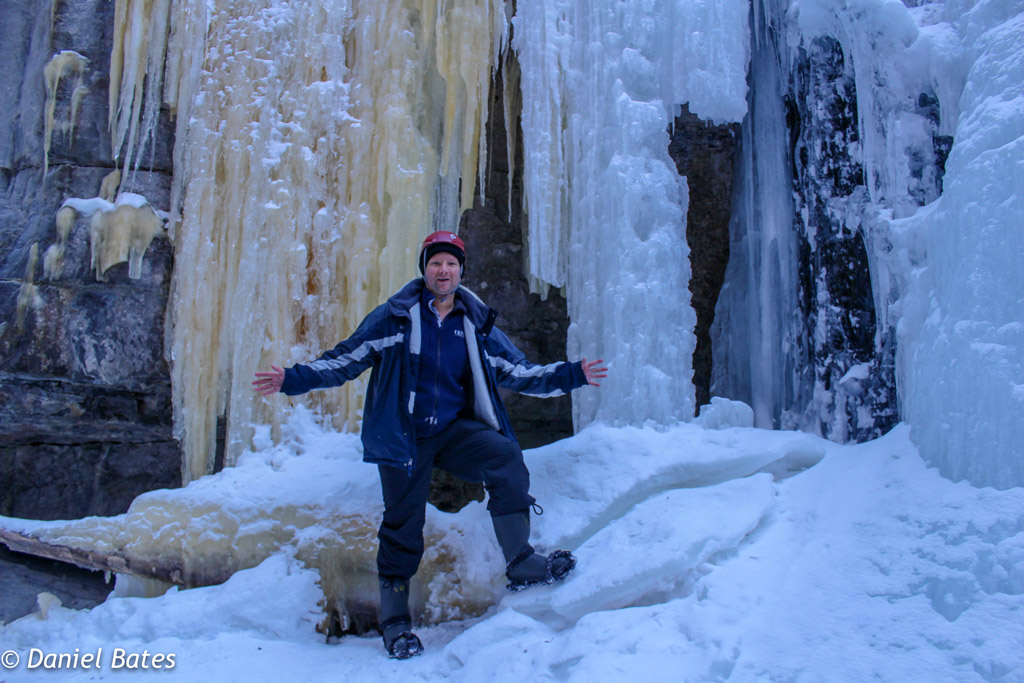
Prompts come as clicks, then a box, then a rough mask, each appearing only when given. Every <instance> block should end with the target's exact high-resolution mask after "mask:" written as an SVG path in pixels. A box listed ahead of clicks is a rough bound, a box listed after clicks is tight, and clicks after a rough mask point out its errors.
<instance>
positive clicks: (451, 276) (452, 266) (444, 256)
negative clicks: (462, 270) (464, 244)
mask: <svg viewBox="0 0 1024 683" xmlns="http://www.w3.org/2000/svg"><path fill="white" fill-rule="evenodd" d="M423 279H424V280H425V281H426V283H427V289H429V290H430V291H431V292H433V294H434V296H436V297H442V298H443V297H446V296H448V295H450V294H452V293H453V292H454V291H455V290H456V289H458V287H459V279H460V277H459V259H457V258H455V255H454V254H449V253H448V252H446V251H439V252H437V253H436V254H434V255H433V256H431V257H430V259H429V260H428V261H427V265H426V267H425V268H424V269H423Z"/></svg>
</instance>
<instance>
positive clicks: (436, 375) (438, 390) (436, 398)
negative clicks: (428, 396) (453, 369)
mask: <svg viewBox="0 0 1024 683" xmlns="http://www.w3.org/2000/svg"><path fill="white" fill-rule="evenodd" d="M434 315H437V314H436V313H435V314H434ZM443 329H444V321H443V320H441V318H440V317H438V319H437V369H436V371H435V372H434V412H433V416H432V417H433V422H431V424H430V435H431V436H433V435H434V430H435V429H437V402H438V401H439V400H440V393H441V380H440V377H441V332H442V330H443Z"/></svg>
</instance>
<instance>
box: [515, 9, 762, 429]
mask: <svg viewBox="0 0 1024 683" xmlns="http://www.w3.org/2000/svg"><path fill="white" fill-rule="evenodd" d="M748 10H749V8H748V5H747V3H745V2H741V1H739V0H734V1H731V2H722V3H686V2H672V1H663V2H651V3H643V4H638V3H621V2H617V1H614V0H608V1H606V0H582V1H569V0H538V1H537V2H530V3H519V5H518V6H517V13H516V17H515V18H514V20H513V27H514V29H515V31H514V37H513V41H512V42H513V47H514V48H515V49H516V51H517V53H518V56H519V64H520V67H521V69H522V81H521V82H522V91H523V107H522V117H523V119H522V120H523V137H524V140H523V142H524V145H523V146H524V149H525V170H524V184H525V191H526V195H527V212H528V227H527V234H528V259H529V267H530V275H531V276H532V277H533V280H532V283H531V287H532V288H533V289H535V290H542V289H543V286H544V285H542V284H540V283H547V284H549V285H552V286H556V287H560V286H563V285H564V286H565V288H566V298H567V300H568V307H569V316H570V318H571V320H572V324H571V325H570V327H569V342H568V346H569V356H570V357H580V356H582V357H586V358H597V357H603V358H604V359H605V360H606V361H608V362H609V367H610V369H611V372H610V373H609V377H608V381H607V382H605V383H603V385H602V388H601V391H600V392H580V393H579V394H576V395H574V396H573V413H574V419H575V422H576V425H577V427H581V426H583V425H585V424H587V423H589V422H591V421H594V420H605V421H608V422H611V423H613V424H642V423H644V422H645V421H647V420H652V421H655V422H659V423H669V422H672V421H676V420H680V419H687V418H689V417H692V415H693V412H694V411H693V402H694V397H693V386H692V382H691V378H692V370H691V356H692V352H693V347H694V345H695V337H694V332H693V327H694V324H695V322H696V316H695V314H694V313H693V310H692V308H691V307H690V305H689V292H688V290H687V283H688V281H689V277H690V272H689V260H688V248H687V244H686V239H685V226H686V210H687V206H688V202H689V191H690V188H689V185H688V183H687V181H686V179H684V178H680V177H679V176H678V174H677V172H676V169H675V164H674V163H673V161H672V160H671V159H670V158H669V155H668V144H669V140H668V134H667V132H666V131H667V130H668V128H669V125H670V121H671V118H672V114H673V113H674V110H675V104H677V103H681V102H683V101H688V102H689V103H690V108H691V110H693V111H695V112H697V113H698V115H700V116H701V117H702V118H705V119H711V120H723V121H727V120H738V118H741V117H742V116H743V114H744V113H745V111H746V101H745V93H746V66H747V60H748V58H749V54H748V53H749V50H748V27H747V18H748V14H747V13H748ZM695 191H696V190H695Z"/></svg>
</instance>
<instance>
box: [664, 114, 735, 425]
mask: <svg viewBox="0 0 1024 683" xmlns="http://www.w3.org/2000/svg"><path fill="white" fill-rule="evenodd" d="M670 133H671V139H670V142H669V147H668V151H669V155H670V156H671V157H672V159H673V161H675V163H676V170H677V171H678V172H679V175H681V176H685V177H686V181H687V186H688V187H689V190H690V203H689V207H688V209H687V212H686V241H687V243H688V244H689V247H690V270H691V276H690V304H691V305H692V306H693V309H694V312H695V313H696V314H697V326H696V327H695V328H694V334H695V335H696V337H697V346H696V348H695V349H694V352H693V385H694V390H695V393H696V403H695V409H696V410H698V411H699V409H700V406H702V405H704V404H706V403H708V402H709V401H710V399H711V369H712V360H711V323H712V322H713V321H714V318H715V305H716V304H717V303H718V294H719V292H720V291H721V289H722V284H723V282H724V281H725V268H726V265H727V264H728V262H729V217H730V209H731V200H732V187H733V176H734V173H735V171H734V166H735V159H736V149H737V145H738V141H739V135H740V129H739V124H722V125H711V124H708V123H707V122H705V121H701V120H700V119H699V118H698V117H697V115H696V114H693V113H691V112H690V110H689V107H687V106H685V105H684V106H683V108H682V111H681V113H680V114H679V115H678V116H677V117H676V119H675V122H674V124H673V127H672V130H671V131H670Z"/></svg>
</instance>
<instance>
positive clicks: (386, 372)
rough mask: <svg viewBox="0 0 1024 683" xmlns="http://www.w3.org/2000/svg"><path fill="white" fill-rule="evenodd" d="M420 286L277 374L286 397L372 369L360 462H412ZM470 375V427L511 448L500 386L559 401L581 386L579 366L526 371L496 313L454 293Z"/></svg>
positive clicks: (467, 295) (533, 367)
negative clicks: (477, 425)
mask: <svg viewBox="0 0 1024 683" xmlns="http://www.w3.org/2000/svg"><path fill="white" fill-rule="evenodd" d="M424 284H425V283H424V282H423V279H422V278H417V279H415V280H412V281H411V282H409V283H408V284H407V285H405V286H404V287H402V289H401V290H399V291H398V292H397V293H396V294H395V295H394V296H392V297H391V298H390V299H388V300H387V301H386V302H385V303H383V304H381V305H380V306H378V307H377V308H375V309H374V310H373V311H371V312H370V314H369V315H368V316H366V318H365V319H364V320H363V321H362V322H361V323H360V324H359V327H358V328H356V331H355V332H353V333H352V336H351V337H349V338H348V339H346V340H345V341H343V342H341V343H339V344H338V345H337V346H335V347H334V348H333V349H331V350H330V351H327V352H326V353H324V354H323V355H322V356H320V357H319V358H318V359H316V360H315V361H313V362H312V363H309V364H306V365H296V366H294V367H291V368H288V369H286V370H285V373H284V383H283V384H282V386H281V391H282V392H284V393H285V394H288V395H289V396H294V395H296V394H302V393H305V392H307V391H310V390H312V389H327V388H330V387H337V386H340V385H342V384H344V383H345V382H347V381H348V380H350V379H355V378H356V377H358V376H359V375H360V374H361V373H362V372H363V371H364V370H366V369H367V368H373V372H371V374H370V383H369V386H368V387H367V389H366V402H365V405H364V408H363V430H362V441H363V460H364V461H366V462H370V463H376V464H384V465H394V466H398V467H411V466H412V462H413V458H414V457H415V454H416V434H415V430H414V428H413V422H412V412H413V406H414V405H415V403H416V393H415V392H416V377H417V373H418V372H419V359H420V339H421V333H420V332H421V331H420V325H421V318H420V309H419V307H420V305H421V304H420V293H421V292H422V290H423V287H424ZM455 295H456V297H458V298H459V300H460V301H461V302H462V304H463V305H464V306H465V308H466V312H465V314H464V315H463V321H464V325H465V331H466V350H467V351H468V355H469V364H470V367H471V370H472V376H473V386H472V387H471V391H470V392H469V395H470V399H469V400H470V402H471V403H472V405H473V412H474V413H475V415H476V419H477V420H479V421H480V422H482V423H484V424H486V425H489V426H490V427H492V428H494V429H496V430H497V431H499V432H501V433H502V434H504V435H505V436H507V437H508V438H510V439H513V440H515V435H514V434H513V432H512V424H511V422H510V421H509V418H508V413H507V412H506V411H505V406H504V404H503V403H502V401H501V397H500V396H499V394H498V387H499V386H502V387H505V388H506V389H511V390H513V391H517V392H519V393H522V394H527V395H529V396H538V397H542V398H544V397H549V396H561V395H562V394H565V393H568V392H570V391H572V390H573V389H576V388H577V387H581V386H583V385H585V384H586V383H587V378H586V376H585V375H584V374H583V368H582V365H581V364H580V363H579V362H575V363H568V362H564V361H563V362H558V363H551V364H549V365H534V364H533V363H530V362H529V361H527V360H526V357H525V356H524V355H523V354H522V352H521V351H519V349H517V348H516V347H515V346H514V345H513V344H512V342H511V341H510V340H509V338H508V337H506V336H505V334H504V333H503V332H502V331H501V330H499V329H498V328H497V327H495V326H494V320H495V318H496V317H497V313H496V312H495V311H493V310H491V309H490V308H489V307H488V306H487V305H486V304H484V303H483V302H482V301H481V300H480V299H479V298H478V297H477V296H476V295H475V294H473V293H472V292H471V291H469V290H468V289H466V288H465V287H459V289H458V290H457V291H456V294H455Z"/></svg>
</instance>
